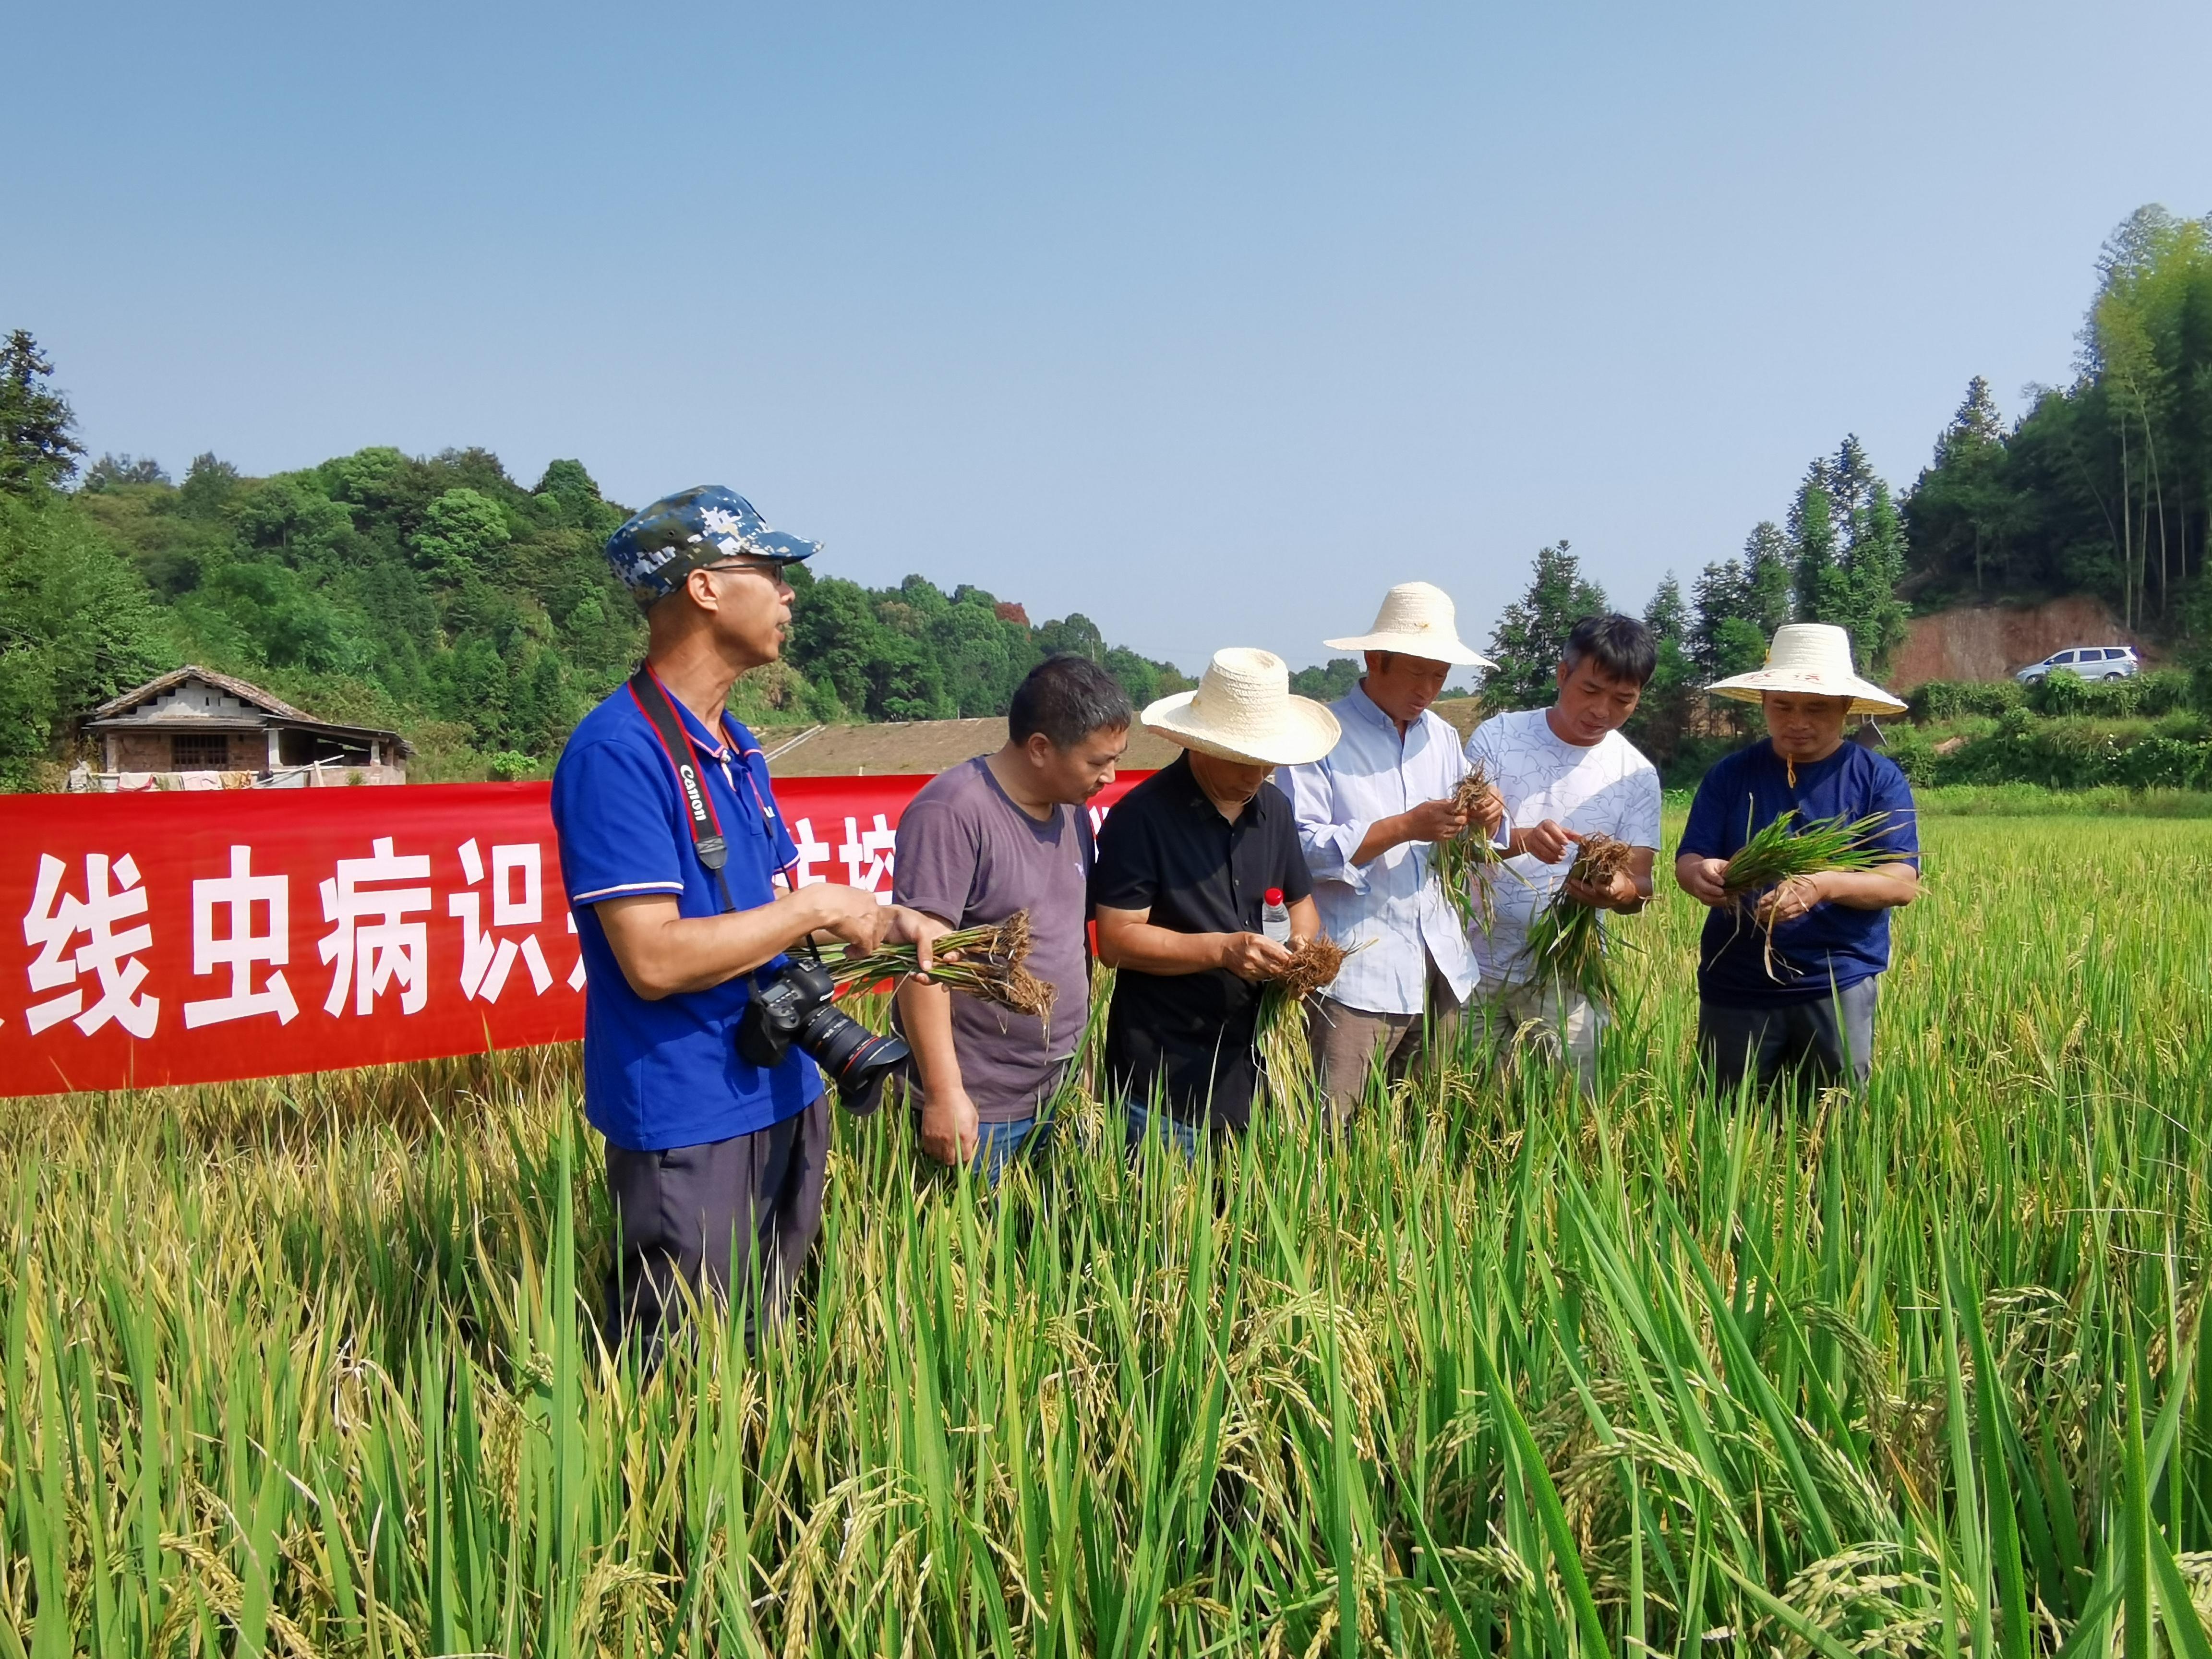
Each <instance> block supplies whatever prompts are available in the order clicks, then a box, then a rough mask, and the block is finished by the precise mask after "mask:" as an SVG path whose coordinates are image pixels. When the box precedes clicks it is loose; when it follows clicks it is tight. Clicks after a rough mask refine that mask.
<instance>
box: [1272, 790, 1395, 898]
mask: <svg viewBox="0 0 2212 1659" xmlns="http://www.w3.org/2000/svg"><path fill="white" fill-rule="evenodd" d="M1285 775H1286V776H1287V777H1288V779H1289V781H1290V786H1291V787H1290V796H1291V817H1292V818H1293V819H1294V820H1295V821H1296V822H1297V827H1298V845H1299V846H1300V847H1302V848H1304V849H1305V855H1306V868H1307V869H1308V870H1310V871H1311V872H1313V878H1314V879H1315V880H1316V881H1335V882H1341V883H1343V884H1345V885H1346V886H1347V887H1349V888H1350V889H1351V890H1352V891H1353V892H1355V893H1364V892H1365V891H1366V890H1367V872H1366V871H1365V870H1364V869H1362V868H1361V867H1360V866H1358V865H1357V864H1354V863H1353V862H1352V854H1354V853H1356V852H1358V850H1359V843H1360V842H1363V841H1364V840H1366V839H1367V831H1368V829H1370V827H1371V826H1372V825H1373V823H1374V822H1375V821H1374V820H1373V819H1372V818H1355V819H1352V820H1350V821H1348V822H1346V823H1339V822H1337V821H1336V819H1335V817H1334V812H1335V810H1336V786H1335V783H1334V781H1333V780H1332V779H1331V778H1330V776H1329V774H1328V763H1327V762H1325V761H1315V762H1314V763H1311V764H1310V765H1306V766H1293V767H1289V768H1287V769H1285Z"/></svg>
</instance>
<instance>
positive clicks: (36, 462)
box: [0, 328, 84, 495]
mask: <svg viewBox="0 0 2212 1659" xmlns="http://www.w3.org/2000/svg"><path fill="white" fill-rule="evenodd" d="M53 372H54V366H53V364H52V363H51V362H48V361H47V360H46V357H45V356H42V355H41V354H40V350H39V343H38V342H37V341H36V340H34V339H33V338H32V337H31V333H30V331H29V330H28V329H21V328H19V329H17V330H16V331H15V332H14V333H12V334H10V335H9V337H8V343H7V344H6V346H4V347H0V490H5V491H7V492H8V493H9V494H10V495H31V494H33V493H34V492H36V491H38V490H40V489H53V488H56V487H58V486H59V485H61V484H64V483H68V482H69V481H70V479H71V478H73V477H76V464H77V458H78V457H79V456H81V455H82V454H83V453H84V446H83V445H82V444H81V443H79V442H78V441H76V436H75V435H74V433H73V432H72V430H71V428H74V427H75V426H76V416H75V415H74V414H72V413H71V412H70V406H69V399H68V398H64V397H63V396H62V394H61V393H60V392H56V391H55V390H54V389H53V388H52V386H48V385H47V384H46V378H47V377H48V376H49V375H51V374H52V373H53Z"/></svg>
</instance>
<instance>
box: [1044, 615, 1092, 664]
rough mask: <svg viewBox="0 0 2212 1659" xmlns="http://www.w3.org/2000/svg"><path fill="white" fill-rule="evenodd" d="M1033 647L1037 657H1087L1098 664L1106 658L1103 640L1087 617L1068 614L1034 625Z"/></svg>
mask: <svg viewBox="0 0 2212 1659" xmlns="http://www.w3.org/2000/svg"><path fill="white" fill-rule="evenodd" d="M1036 647H1037V653H1038V655H1039V656H1040V657H1088V658H1090V659H1091V661H1093V662H1100V661H1103V659H1104V658H1105V655H1106V636H1105V635H1103V634H1101V633H1100V632H1099V631H1098V624H1097V623H1095V622H1093V621H1091V618H1090V617H1086V616H1085V615H1084V614H1083V613H1082V612H1081V611H1069V612H1068V613H1067V615H1066V616H1065V617H1054V619H1053V620H1051V621H1049V622H1045V623H1038V624H1037V628H1036Z"/></svg>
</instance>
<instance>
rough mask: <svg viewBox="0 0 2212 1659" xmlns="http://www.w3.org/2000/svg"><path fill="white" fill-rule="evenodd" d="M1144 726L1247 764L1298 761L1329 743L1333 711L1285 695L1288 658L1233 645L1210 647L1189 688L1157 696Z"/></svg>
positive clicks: (1334, 731) (1336, 730)
mask: <svg viewBox="0 0 2212 1659" xmlns="http://www.w3.org/2000/svg"><path fill="white" fill-rule="evenodd" d="M1144 720H1145V726H1146V730H1148V731H1152V732H1158V733H1159V734H1160V736H1162V737H1164V738H1167V739H1168V741H1169V742H1170V743H1178V744H1182V746H1183V747H1184V748H1186V749H1195V750H1198V751H1199V752H1200V753H1201V754H1206V755H1212V756H1213V757H1216V758H1217V759H1219V760H1227V761H1237V762H1238V763H1242V764H1243V765H1246V766H1304V765H1305V764H1306V763H1308V762H1310V761H1317V760H1319V759H1320V758H1321V757H1322V756H1324V755H1326V754H1327V753H1328V751H1329V750H1332V749H1334V748H1335V747H1336V739H1337V738H1338V736H1339V734H1340V727H1339V726H1337V723H1336V716H1335V715H1334V714H1330V713H1329V712H1328V708H1325V707H1323V706H1322V704H1320V703H1317V702H1315V701H1314V700H1313V699H1312V698H1310V697H1294V696H1291V669H1290V665H1289V664H1288V663H1286V662H1285V661H1284V660H1283V659H1281V658H1280V657H1279V656H1277V655H1276V654H1275V653H1273V652H1272V651H1261V650H1257V649H1255V648H1254V647H1250V646H1243V645H1232V646H1229V647H1225V649H1223V650H1219V651H1217V652H1215V653H1213V660H1212V662H1210V663H1208V664H1207V665H1206V672H1205V673H1204V674H1203V675H1201V676H1200V678H1199V682H1198V689H1197V690H1194V691H1178V692H1176V695H1175V696H1171V697H1162V698H1161V699H1160V700H1159V701H1158V702H1156V703H1153V704H1152V705H1150V706H1149V707H1148V708H1146V710H1145V714H1144Z"/></svg>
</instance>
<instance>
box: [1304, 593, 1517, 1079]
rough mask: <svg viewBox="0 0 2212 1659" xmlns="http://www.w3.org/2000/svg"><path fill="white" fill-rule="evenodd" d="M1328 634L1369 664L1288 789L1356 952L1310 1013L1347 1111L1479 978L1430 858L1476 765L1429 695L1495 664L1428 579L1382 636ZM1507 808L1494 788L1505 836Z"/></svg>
mask: <svg viewBox="0 0 2212 1659" xmlns="http://www.w3.org/2000/svg"><path fill="white" fill-rule="evenodd" d="M1324 643H1326V644H1327V645H1328V646H1330V647H1332V648H1334V649H1337V650H1350V651H1360V652H1364V653H1365V656H1366V662H1367V674H1366V677H1365V678H1364V679H1362V680H1361V681H1360V682H1359V684H1358V685H1356V686H1354V687H1353V688H1352V690H1351V691H1350V692H1348V693H1347V694H1346V696H1343V697H1340V698H1339V699H1338V700H1337V702H1335V703H1334V704H1333V705H1332V706H1331V711H1330V712H1332V713H1333V714H1335V716H1336V718H1337V723H1338V724H1339V725H1340V726H1341V727H1342V728H1343V735H1342V736H1341V737H1340V738H1339V739H1338V740H1337V744H1336V747H1335V748H1334V749H1333V750H1330V751H1329V753H1328V756H1327V757H1324V758H1323V759H1321V760H1318V761H1316V762H1314V763H1312V764H1311V765H1309V766H1294V767H1291V768H1289V769H1287V775H1286V778H1285V783H1284V786H1283V787H1284V790H1285V793H1287V794H1288V795H1289V796H1290V798H1291V811H1292V812H1293V814H1294V815H1295V817H1297V827H1298V841H1299V843H1300V844H1301V845H1302V846H1303V847H1304V848H1305V854H1306V865H1307V867H1308V868H1309V869H1310V870H1311V871H1312V872H1313V878H1314V902H1315V904H1316V907H1317V908H1319V911H1320V914H1321V925H1322V930H1323V931H1324V932H1325V933H1328V936H1329V938H1330V939H1333V940H1334V941H1335V942H1336V943H1337V944H1339V945H1342V946H1344V947H1345V949H1346V950H1347V951H1353V952H1355V954H1354V955H1352V956H1351V957H1347V958H1346V962H1345V964H1344V969H1343V971H1342V972H1341V973H1340V974H1339V975H1337V977H1336V982H1335V983H1334V984H1333V985H1331V986H1329V987H1328V989H1327V990H1326V991H1325V992H1322V993H1319V994H1316V996H1315V997H1314V998H1313V1000H1312V1006H1311V1007H1310V1009H1309V1011H1308V1013H1309V1019H1310V1036H1311V1038H1312V1042H1313V1050H1314V1058H1315V1062H1316V1070H1317V1071H1318V1073H1319V1074H1320V1084H1321V1088H1322V1093H1323V1095H1324V1096H1325V1097H1327V1099H1328V1102H1329V1105H1330V1109H1331V1111H1332V1114H1333V1115H1334V1116H1335V1117H1336V1118H1337V1119H1338V1120H1339V1121H1342V1120H1344V1119H1345V1118H1346V1117H1348V1116H1350V1115H1351V1114H1352V1111H1353V1110H1354V1109H1356V1108H1357V1106H1358V1103H1359V1100H1360V1098H1361V1097H1362V1096H1363V1095H1364V1093H1365V1091H1366V1088H1367V1085H1368V1080H1369V1079H1370V1076H1374V1075H1376V1074H1377V1073H1380V1074H1382V1075H1383V1076H1386V1077H1396V1076H1400V1075H1402V1074H1403V1073H1405V1072H1406V1071H1407V1069H1408V1068H1409V1067H1410V1066H1412V1065H1413V1064H1414V1063H1415V1062H1416V1061H1417V1060H1420V1059H1421V1058H1422V1057H1423V1056H1425V1054H1431V1053H1434V1052H1436V1051H1437V1050H1439V1049H1442V1048H1446V1047H1448V1046H1449V1044H1450V1043H1451V1042H1453V1041H1454V1040H1455V1036H1456V1033H1457V1030H1458V1024H1459V1017H1460V1011H1461V1009H1462V1007H1463V1006H1465V1005H1466V1002H1467V1000H1468V996H1469V995H1470V994H1472V993H1473V991H1474V986H1475V980H1476V966H1475V959H1474V952H1473V951H1472V950H1470V949H1469V947H1468V937H1467V931H1466V929H1465V928H1464V927H1462V926H1461V925H1460V921H1459V917H1458V915H1457V914H1456V913H1455V911H1454V910H1453V908H1452V907H1451V905H1450V904H1449V902H1448V901H1447V900H1446V899H1445V897H1444V895H1443V889H1442V887H1441V886H1440V885H1439V884H1437V879H1436V877H1435V876H1434V874H1433V873H1432V872H1431V869H1430V863H1429V849H1430V847H1431V844H1432V843H1434V842H1438V841H1443V840H1447V839H1449V838H1450V837H1451V836H1456V835H1458V834H1459V833H1460V832H1461V831H1462V830H1463V829H1466V828H1467V825H1468V817H1467V815H1466V814H1465V813H1463V812H1462V811H1460V810H1459V809H1458V808H1457V807H1456V806H1455V805H1453V803H1452V799H1451V797H1452V793H1453V791H1454V790H1455V789H1456V788H1457V787H1458V785H1459V781H1460V780H1461V779H1462V777H1464V776H1466V775H1467V762H1466V759H1465V757H1463V756H1462V754H1461V753H1460V747H1459V734H1458V733H1457V732H1454V731H1453V730H1452V729H1451V727H1450V726H1448V725H1446V724H1445V723H1444V721H1443V720H1442V719H1440V718H1439V717H1438V716H1437V715H1436V714H1432V713H1431V712H1430V710H1429V705H1430V704H1431V702H1435V701H1436V697H1437V693H1438V692H1439V691H1441V690H1443V684H1444V679H1445V677H1446V676H1448V675H1449V673H1450V672H1451V671H1452V669H1453V668H1455V667H1488V666H1490V663H1489V660H1488V659H1486V658H1485V657H1483V656H1481V655H1480V654H1479V653H1476V652H1475V651H1474V650H1473V649H1472V648H1471V647H1468V646H1466V645H1464V644H1462V642H1461V641H1460V638H1459V635H1458V633H1457V629H1456V625H1455V611H1454V610H1453V606H1452V602H1451V600H1450V599H1449V598H1448V597H1447V596H1446V595H1445V594H1444V592H1443V590H1442V589H1440V588H1437V587H1433V586H1430V584H1428V583H1427V582H1407V583H1404V584H1401V586H1397V587H1394V588H1392V589H1391V590H1390V592H1389V594H1387V595H1386V596H1385V597H1384V599H1383V609H1382V611H1381V613H1380V614H1379V615H1378V616H1377V617H1376V619H1375V626H1374V628H1373V629H1371V630H1370V632H1368V633H1366V634H1363V635H1360V636H1358V638H1356V639H1346V640H1328V641H1324ZM1503 815H1504V804H1503V803H1502V802H1500V801H1498V799H1496V797H1495V796H1492V797H1491V798H1490V799H1488V800H1487V801H1486V803H1485V805H1484V807H1483V809H1482V810H1480V811H1479V812H1478V814H1477V816H1478V817H1479V818H1480V819H1481V821H1482V822H1483V827H1484V828H1485V829H1486V830H1488V831H1491V832H1493V833H1494V832H1495V830H1496V829H1497V827H1498V823H1500V822H1501V821H1502V818H1503Z"/></svg>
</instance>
